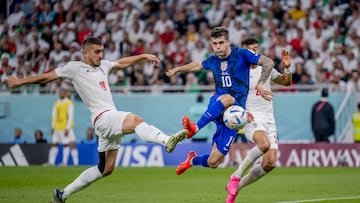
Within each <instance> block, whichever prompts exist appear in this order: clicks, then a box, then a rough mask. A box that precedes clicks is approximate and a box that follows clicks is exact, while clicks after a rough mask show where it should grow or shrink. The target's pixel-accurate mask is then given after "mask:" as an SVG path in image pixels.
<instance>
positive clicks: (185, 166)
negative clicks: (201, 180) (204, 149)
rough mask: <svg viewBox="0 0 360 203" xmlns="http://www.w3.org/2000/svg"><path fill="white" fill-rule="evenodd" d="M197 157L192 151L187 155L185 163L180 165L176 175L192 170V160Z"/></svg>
mask: <svg viewBox="0 0 360 203" xmlns="http://www.w3.org/2000/svg"><path fill="white" fill-rule="evenodd" d="M195 156H196V153H195V152H193V151H190V152H189V154H188V155H187V157H186V159H185V161H184V162H182V163H181V164H179V166H178V167H177V168H176V174H178V175H181V174H182V173H184V172H185V171H186V170H187V169H189V168H191V166H192V164H191V160H192V158H194V157H195Z"/></svg>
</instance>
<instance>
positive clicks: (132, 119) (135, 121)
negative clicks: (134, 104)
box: [126, 113, 144, 126]
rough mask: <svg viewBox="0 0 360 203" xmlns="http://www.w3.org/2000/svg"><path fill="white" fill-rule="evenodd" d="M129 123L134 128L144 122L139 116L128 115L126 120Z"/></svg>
mask: <svg viewBox="0 0 360 203" xmlns="http://www.w3.org/2000/svg"><path fill="white" fill-rule="evenodd" d="M126 119H127V120H128V121H129V122H130V123H133V124H134V125H135V126H137V125H139V124H140V123H142V122H144V119H143V118H141V117H140V116H139V115H136V114H133V113H130V114H128V116H127V118H126Z"/></svg>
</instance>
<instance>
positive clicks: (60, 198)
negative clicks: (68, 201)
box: [52, 189, 65, 203]
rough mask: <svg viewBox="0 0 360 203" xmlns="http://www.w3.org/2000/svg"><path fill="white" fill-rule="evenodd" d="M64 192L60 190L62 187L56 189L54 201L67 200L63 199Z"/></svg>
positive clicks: (58, 202)
mask: <svg viewBox="0 0 360 203" xmlns="http://www.w3.org/2000/svg"><path fill="white" fill-rule="evenodd" d="M63 193H64V192H62V191H60V189H55V190H54V192H53V199H52V203H63V202H65V200H63V198H62V195H63Z"/></svg>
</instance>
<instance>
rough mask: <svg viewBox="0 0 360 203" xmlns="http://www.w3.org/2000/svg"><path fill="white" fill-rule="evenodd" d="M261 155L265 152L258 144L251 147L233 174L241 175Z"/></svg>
mask: <svg viewBox="0 0 360 203" xmlns="http://www.w3.org/2000/svg"><path fill="white" fill-rule="evenodd" d="M261 155H263V152H262V151H261V150H260V149H259V148H258V147H257V146H254V147H253V148H251V149H250V150H249V152H248V153H247V154H246V157H245V159H244V160H243V161H242V162H241V164H240V166H239V167H238V168H237V169H236V171H235V172H234V173H233V175H234V176H236V177H241V176H242V175H243V173H244V172H245V171H246V169H248V168H249V167H250V166H251V165H252V164H253V163H254V161H255V160H256V159H257V158H259V156H261Z"/></svg>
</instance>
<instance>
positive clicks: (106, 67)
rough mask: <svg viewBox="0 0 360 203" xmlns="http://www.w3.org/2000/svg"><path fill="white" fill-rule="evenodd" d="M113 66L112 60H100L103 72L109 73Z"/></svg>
mask: <svg viewBox="0 0 360 203" xmlns="http://www.w3.org/2000/svg"><path fill="white" fill-rule="evenodd" d="M114 66H115V62H113V61H107V60H102V61H101V68H102V69H103V70H104V72H105V73H107V74H109V72H110V71H111V69H112V68H113V67H114Z"/></svg>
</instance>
